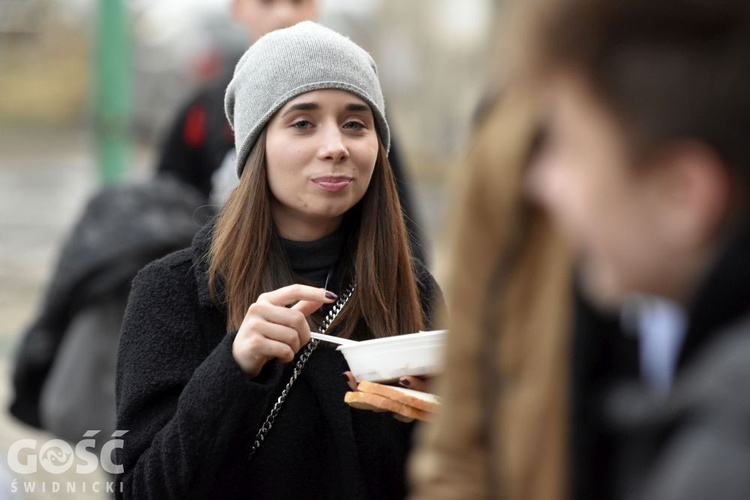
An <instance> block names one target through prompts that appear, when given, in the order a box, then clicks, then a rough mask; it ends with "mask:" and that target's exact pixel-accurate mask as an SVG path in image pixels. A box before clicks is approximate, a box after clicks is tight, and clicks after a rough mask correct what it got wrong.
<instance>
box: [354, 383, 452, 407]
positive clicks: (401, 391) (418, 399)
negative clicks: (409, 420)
mask: <svg viewBox="0 0 750 500" xmlns="http://www.w3.org/2000/svg"><path fill="white" fill-rule="evenodd" d="M357 390H359V391H360V392H364V393H366V394H377V395H378V396H383V397H384V398H388V399H392V400H393V401H396V402H398V403H402V404H405V405H407V406H412V407H414V408H417V409H418V410H422V411H427V412H430V413H435V412H437V411H438V410H439V409H440V398H438V397H437V396H435V395H434V394H430V393H428V392H421V391H415V390H412V389H406V388H403V387H395V386H392V385H383V384H378V383H375V382H368V381H366V380H363V381H362V382H360V383H359V384H358V385H357Z"/></svg>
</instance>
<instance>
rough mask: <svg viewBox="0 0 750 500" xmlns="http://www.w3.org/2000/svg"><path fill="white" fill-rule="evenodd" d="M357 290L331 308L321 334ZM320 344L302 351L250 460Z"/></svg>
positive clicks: (348, 291) (350, 290)
mask: <svg viewBox="0 0 750 500" xmlns="http://www.w3.org/2000/svg"><path fill="white" fill-rule="evenodd" d="M355 288H356V285H355V284H354V283H352V284H350V285H349V287H348V288H347V289H346V292H344V294H343V295H342V296H341V297H339V299H338V300H337V301H336V302H335V303H334V304H333V307H331V310H330V311H328V314H327V315H326V317H325V319H324V320H323V324H322V325H320V328H319V330H318V331H319V333H326V330H328V329H329V328H330V327H331V325H332V324H333V321H334V320H335V319H336V317H337V316H338V315H339V313H340V312H341V310H342V309H343V308H344V306H345V305H346V303H347V302H349V299H350V298H351V296H352V294H354V289H355ZM318 344H320V341H319V340H317V339H311V340H310V342H308V343H307V345H306V346H305V349H304V351H302V354H301V355H300V357H299V359H298V360H297V364H296V365H294V370H293V371H292V376H291V377H290V378H289V382H287V383H286V386H285V387H284V390H283V391H281V395H280V396H279V399H277V400H276V403H274V405H273V408H271V411H270V412H269V414H268V416H267V417H266V421H265V422H263V425H262V426H261V427H260V429H258V433H257V434H256V435H255V441H254V442H253V447H252V448H251V449H250V456H249V458H252V457H253V455H255V452H256V451H258V448H260V445H261V444H262V443H263V440H264V439H266V435H267V434H268V431H270V430H271V427H273V423H274V421H275V420H276V417H277V416H278V415H279V411H281V407H282V406H283V405H284V401H285V400H286V398H287V396H288V395H289V391H290V390H291V389H292V385H294V382H295V381H296V380H297V377H299V375H300V373H302V369H303V368H304V367H305V364H306V363H307V360H308V359H310V356H312V353H313V351H314V350H315V349H316V348H317V347H318Z"/></svg>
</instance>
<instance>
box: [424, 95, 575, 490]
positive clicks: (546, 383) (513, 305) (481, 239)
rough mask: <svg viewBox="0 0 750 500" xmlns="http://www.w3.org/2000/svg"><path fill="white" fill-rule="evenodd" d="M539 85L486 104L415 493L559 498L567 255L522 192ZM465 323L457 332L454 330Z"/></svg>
mask: <svg viewBox="0 0 750 500" xmlns="http://www.w3.org/2000/svg"><path fill="white" fill-rule="evenodd" d="M540 117H541V114H540V112H539V109H538V106H536V104H535V99H534V96H533V95H532V94H531V93H530V92H527V91H525V90H521V86H517V87H512V88H508V89H506V90H505V91H504V93H503V94H502V96H501V97H500V98H499V99H498V100H497V101H496V102H494V104H492V105H491V106H490V107H489V108H488V109H487V111H486V113H485V117H484V118H483V120H482V121H481V123H480V124H479V126H478V128H477V132H476V134H475V138H474V143H473V147H472V150H471V151H472V152H471V154H470V157H469V160H468V162H467V168H466V176H465V179H466V180H465V184H464V186H463V187H462V193H463V194H462V202H461V203H460V208H459V212H458V213H457V215H456V218H455V220H454V221H453V222H454V223H453V227H454V228H455V230H454V233H453V235H452V242H453V249H452V255H453V257H452V261H453V265H452V273H451V277H450V282H449V296H450V297H451V299H450V301H449V313H450V314H449V315H450V329H451V333H450V335H449V340H448V347H447V360H446V370H445V373H444V375H443V376H442V377H440V378H439V379H438V380H437V392H438V394H440V395H441V397H442V398H443V404H442V406H441V411H440V413H439V414H438V417H437V420H436V422H435V423H434V424H433V425H429V426H424V427H423V432H422V433H421V435H420V438H421V439H420V441H419V446H418V448H417V451H416V453H415V454H414V457H413V459H412V479H413V486H414V490H413V498H416V499H420V500H421V499H424V500H434V499H458V498H462V499H473V498H510V499H520V498H523V499H539V500H554V499H562V498H566V496H565V488H564V484H565V480H566V477H565V476H566V468H565V467H566V464H567V462H566V458H567V441H566V440H567V433H568V427H567V424H568V421H569V419H568V415H567V408H568V399H567V393H566V391H565V388H566V381H567V380H568V367H567V356H566V353H567V345H568V341H569V330H570V328H569V318H570V315H571V314H570V310H571V307H572V303H573V301H572V296H573V294H572V278H571V275H572V267H573V266H572V256H571V253H570V251H569V250H568V248H567V247H566V246H565V245H564V243H563V241H562V240H561V238H560V236H559V235H558V234H557V233H556V232H555V231H554V230H553V228H552V227H551V224H550V220H549V218H548V217H547V216H546V215H545V213H544V212H543V211H542V210H540V209H538V208H536V207H535V206H534V205H533V204H531V203H530V202H529V200H528V199H527V198H526V197H524V194H523V179H524V175H525V172H526V169H527V167H528V165H529V162H530V161H531V160H532V158H533V157H534V155H535V154H536V150H537V149H538V147H539V144H540V139H541V136H540V135H539V131H540V127H539V125H540ZM456 332H460V334H456Z"/></svg>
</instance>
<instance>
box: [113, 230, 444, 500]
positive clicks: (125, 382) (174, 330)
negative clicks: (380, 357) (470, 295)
mask: <svg viewBox="0 0 750 500" xmlns="http://www.w3.org/2000/svg"><path fill="white" fill-rule="evenodd" d="M209 242H210V226H208V227H207V228H206V229H204V230H202V231H201V232H200V233H199V234H198V235H197V236H196V238H195V240H194V243H193V247H192V248H191V249H187V250H183V251H179V252H177V253H174V254H172V255H170V256H168V257H166V258H164V259H162V260H160V261H157V262H155V263H153V264H151V265H149V266H147V267H146V268H145V269H143V270H142V271H141V273H140V274H139V275H138V277H137V278H136V280H135V281H134V283H133V288H132V293H131V297H130V302H129V304H128V309H127V312H126V317H125V321H124V325H123V331H122V337H121V344H120V352H119V359H118V370H117V401H118V429H123V430H127V431H128V433H127V434H126V435H125V437H124V441H125V443H124V448H123V450H121V455H120V457H121V459H120V463H121V464H122V465H123V467H124V472H123V474H121V475H119V476H118V478H117V481H118V483H122V488H123V491H124V493H118V498H135V499H147V498H154V499H160V500H162V499H168V498H179V499H186V498H222V499H224V498H227V499H229V498H284V499H294V498H305V499H315V498H321V499H322V498H351V499H366V498H373V499H380V498H383V499H395V498H402V497H404V496H405V494H406V489H405V488H406V487H405V477H404V476H405V471H404V466H405V460H406V457H407V454H408V451H409V449H410V445H411V433H412V428H413V424H405V423H402V422H399V421H397V420H396V419H394V418H393V417H392V416H391V415H389V414H384V413H373V412H368V411H359V410H353V409H350V408H349V407H348V406H347V405H346V404H345V403H344V393H345V392H346V391H347V388H348V386H347V384H346V382H345V379H344V377H343V372H344V371H345V370H346V369H347V366H346V363H345V361H344V359H343V357H342V356H341V354H340V353H338V352H337V351H335V350H334V349H332V348H329V347H324V346H323V345H321V346H320V347H319V348H318V349H317V350H316V351H315V352H314V353H313V355H312V356H311V358H310V360H309V362H308V364H307V366H306V367H305V369H304V371H303V372H302V375H301V377H300V378H299V379H298V381H297V383H296V384H295V386H294V388H293V390H292V391H291V394H290V396H289V397H288V398H287V400H286V403H285V405H284V407H283V409H282V412H281V414H280V416H279V417H278V419H277V420H276V423H275V425H274V427H273V429H272V430H271V431H270V433H269V435H268V437H267V439H266V440H265V442H264V443H263V446H262V447H261V448H260V449H259V450H258V452H257V454H256V455H255V456H254V457H253V459H252V460H249V458H248V453H249V450H250V445H251V440H252V438H253V437H254V436H255V433H256V432H257V430H258V428H259V427H260V425H261V423H262V421H263V419H264V418H265V417H266V415H267V413H268V411H269V408H270V405H271V404H272V403H273V402H274V401H275V399H276V398H277V397H278V395H279V393H280V391H281V389H282V387H283V385H284V384H286V382H287V381H288V379H289V376H290V369H291V366H292V365H284V364H282V363H280V362H278V361H272V362H269V363H268V364H267V365H266V366H265V367H264V368H263V370H262V371H261V373H260V374H259V375H258V376H257V377H256V378H254V379H251V378H250V377H248V376H247V375H246V374H245V373H243V372H242V371H241V370H240V368H239V366H238V365H237V364H236V362H235V361H234V359H233V358H232V354H231V347H232V341H233V339H234V337H235V335H236V332H233V333H228V334H227V333H226V328H225V324H226V316H225V313H224V312H223V311H222V310H219V309H218V308H216V307H215V306H214V305H212V303H211V301H210V296H209V291H208V283H207V276H206V263H205V261H204V260H203V259H201V257H202V256H203V255H205V251H206V249H207V248H208V245H209ZM415 262H416V261H415ZM417 264H418V263H417ZM415 272H416V277H417V280H418V283H419V292H420V297H421V300H422V305H423V310H424V313H425V315H426V317H427V318H430V317H431V316H432V313H433V307H434V306H436V305H437V304H438V303H439V302H440V301H442V297H441V294H440V290H439V288H438V286H437V284H436V283H435V281H434V279H433V278H432V277H431V276H430V274H429V273H428V272H427V270H426V269H425V268H424V267H423V266H422V265H420V264H418V265H417V266H416V267H415ZM120 487H121V486H120V484H118V485H117V491H118V492H119V490H120Z"/></svg>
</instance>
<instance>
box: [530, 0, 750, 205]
mask: <svg viewBox="0 0 750 500" xmlns="http://www.w3.org/2000/svg"><path fill="white" fill-rule="evenodd" d="M547 14H548V15H547V16H546V17H544V18H541V22H540V23H539V24H538V27H540V28H541V29H539V30H538V31H537V32H536V33H535V36H534V40H533V42H534V43H535V45H534V46H535V50H536V55H537V56H540V57H539V58H538V60H537V63H538V64H540V66H539V68H541V69H542V71H548V70H550V69H560V68H565V69H570V70H572V71H573V72H574V73H575V74H578V75H581V76H582V77H583V78H584V81H585V82H586V83H588V84H589V85H590V87H591V89H592V90H593V91H594V93H595V94H596V95H597V97H599V98H600V99H602V101H603V102H604V104H605V105H606V106H608V107H609V108H610V109H611V110H612V111H613V112H614V114H615V116H616V117H617V118H618V119H619V120H620V122H621V124H622V125H623V129H624V130H625V132H626V135H627V136H628V139H629V140H630V141H631V142H632V146H633V151H634V153H635V154H638V153H642V154H647V153H648V152H649V151H651V150H653V149H654V148H656V147H658V146H659V145H661V144H664V143H666V142H668V141H670V140H673V139H692V140H696V141H698V142H700V143H702V144H706V145H708V146H709V147H711V148H712V149H713V150H714V151H715V152H716V153H717V154H718V155H719V157H720V158H721V159H722V161H723V162H724V163H725V164H726V166H727V167H728V169H729V170H730V175H732V177H733V178H734V179H736V180H738V181H742V182H743V185H744V187H745V189H746V190H748V188H750V1H748V0H560V1H557V2H556V3H554V6H553V7H552V8H551V9H550V10H548V11H547Z"/></svg>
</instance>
